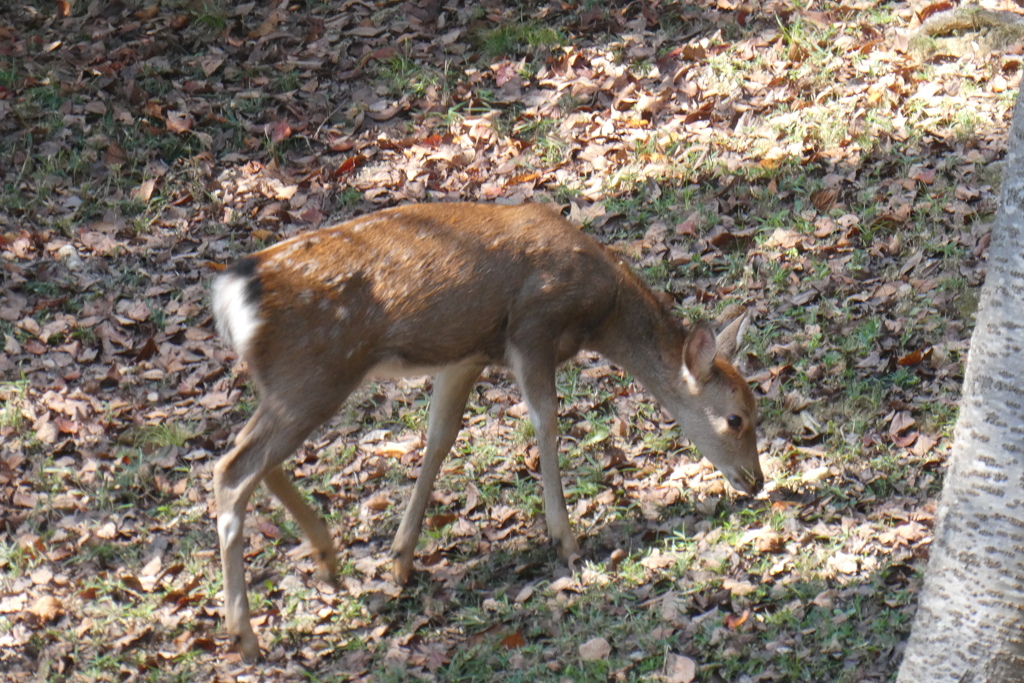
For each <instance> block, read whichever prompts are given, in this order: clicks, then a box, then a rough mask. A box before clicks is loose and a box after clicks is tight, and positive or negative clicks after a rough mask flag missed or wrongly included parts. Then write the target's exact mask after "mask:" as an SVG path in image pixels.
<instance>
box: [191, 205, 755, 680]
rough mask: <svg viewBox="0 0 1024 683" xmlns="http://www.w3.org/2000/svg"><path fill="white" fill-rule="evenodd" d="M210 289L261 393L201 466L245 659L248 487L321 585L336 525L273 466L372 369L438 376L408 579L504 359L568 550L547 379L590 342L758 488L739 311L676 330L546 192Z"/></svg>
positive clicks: (366, 237) (384, 221) (396, 546)
mask: <svg viewBox="0 0 1024 683" xmlns="http://www.w3.org/2000/svg"><path fill="white" fill-rule="evenodd" d="M211 289H212V309H213V316H214V321H215V323H216V327H217V330H218V333H219V334H220V336H221V337H222V338H223V339H224V340H226V342H227V343H228V344H229V345H230V346H231V347H232V348H233V349H234V351H235V353H236V354H237V356H238V357H239V358H240V359H241V360H243V361H244V362H245V364H246V365H247V367H248V372H249V375H250V377H251V379H252V381H253V383H254V384H255V387H256V391H257V394H258V396H259V404H258V406H257V408H256V410H255V412H254V413H253V415H252V416H251V418H250V419H249V421H248V422H247V423H246V424H245V426H244V427H243V428H242V430H241V431H240V432H239V433H238V435H237V436H236V437H235V439H234V446H233V448H231V449H230V450H229V451H228V452H227V453H226V454H224V455H222V456H221V457H220V458H219V459H218V460H217V462H216V463H215V464H214V467H213V489H214V496H215V499H216V516H217V522H216V523H217V534H218V538H219V541H220V554H221V564H222V570H223V573H224V621H225V628H226V630H227V633H228V635H229V636H230V638H231V639H232V641H233V644H234V645H235V646H236V647H237V649H238V651H239V652H240V654H241V656H242V658H243V659H244V660H245V661H247V662H252V661H256V660H258V659H259V657H260V648H259V643H258V640H257V638H256V635H255V633H254V632H253V630H252V627H251V625H250V620H249V603H248V597H247V593H246V590H247V589H246V580H245V568H244V561H243V560H244V557H243V522H244V518H245V514H246V507H247V504H248V501H249V497H250V495H251V494H252V493H253V490H254V489H255V488H256V487H257V485H258V484H259V483H260V482H263V483H264V484H265V485H266V487H267V489H269V491H270V492H271V493H272V494H273V495H274V496H275V497H276V498H277V499H279V501H280V502H281V503H282V504H283V505H284V507H285V508H286V509H287V510H288V512H289V513H290V514H291V515H292V516H293V517H294V518H295V520H296V521H297V523H298V525H299V527H300V528H301V530H302V532H303V533H304V534H305V536H306V537H307V538H308V540H309V545H310V547H311V550H312V554H313V556H314V559H315V562H316V566H317V574H318V576H320V577H322V578H325V579H327V580H330V579H331V577H333V575H334V572H335V569H336V563H337V560H336V555H335V550H334V546H333V543H332V540H331V534H330V532H329V531H328V528H327V525H326V523H325V522H324V521H323V519H322V518H321V517H320V516H319V515H318V514H317V512H315V511H314V510H313V509H312V508H311V507H310V506H309V504H307V503H306V502H305V501H304V500H303V498H302V496H301V494H300V493H299V491H298V490H297V489H296V488H295V486H294V484H293V483H292V482H291V480H290V478H289V477H288V476H287V475H286V474H285V472H284V471H283V470H282V463H283V462H284V461H285V460H286V459H287V458H288V457H289V456H290V455H291V454H292V453H293V452H294V451H295V450H297V449H298V448H299V447H300V446H301V445H302V443H303V442H304V441H305V439H306V438H307V437H308V436H309V435H310V434H311V433H312V432H313V431H314V430H315V429H317V428H318V427H319V426H320V425H322V424H323V423H324V422H326V421H327V420H329V419H330V418H331V417H332V416H333V415H334V414H335V413H336V412H337V411H338V409H339V408H340V406H341V405H342V403H343V402H344V401H345V400H346V398H347V397H348V396H349V395H350V394H351V393H352V392H353V391H354V390H355V389H356V388H357V387H359V386H360V385H361V384H362V383H363V382H364V381H367V380H369V379H382V378H398V377H409V376H422V375H433V386H432V393H431V398H430V406H429V409H428V423H427V434H426V443H425V446H424V449H423V455H422V463H421V468H420V472H419V475H418V478H417V479H416V483H415V485H414V486H413V492H412V496H411V498H410V499H409V501H408V504H407V505H406V508H405V512H404V515H403V517H402V520H401V523H400V525H399V529H398V532H397V534H396V535H395V539H394V542H393V544H392V547H391V552H392V556H393V561H392V568H391V571H392V574H393V577H394V580H395V582H396V583H398V584H400V585H404V584H405V583H406V582H407V581H408V580H409V577H410V575H411V573H412V570H413V556H414V553H415V550H416V543H417V540H418V538H419V535H420V531H421V526H422V524H423V518H424V513H425V511H426V508H427V505H428V503H429V501H430V496H431V491H432V489H433V485H434V480H435V478H436V477H437V475H438V472H439V470H440V469H441V465H442V463H443V462H444V460H445V458H446V456H447V455H448V453H449V451H450V450H451V449H452V446H453V445H454V443H455V440H456V438H457V436H458V433H459V430H460V429H461V426H462V420H463V413H464V411H465V409H466V404H467V401H468V399H469V395H470V392H471V391H472V389H473V386H474V385H475V383H476V381H477V379H478V378H479V376H480V374H481V372H482V370H483V369H484V368H485V367H486V366H489V365H499V366H504V367H506V368H508V369H510V370H511V373H512V375H513V376H514V378H515V379H516V381H517V384H518V386H519V388H520V390H521V392H522V397H523V400H524V402H525V404H526V408H527V413H528V415H529V417H530V420H531V422H532V424H533V426H534V435H535V438H536V446H537V450H538V459H539V463H540V470H541V477H540V478H541V488H542V495H543V503H544V518H545V522H546V526H547V533H548V535H549V537H550V539H551V540H552V542H553V543H554V544H555V545H556V546H557V550H558V555H559V556H560V557H561V558H563V559H565V560H571V559H572V558H573V556H575V555H576V554H577V553H578V552H579V548H580V546H579V544H578V542H577V539H576V537H575V536H574V535H573V532H572V529H571V528H570V523H569V516H568V512H567V510H566V504H565V496H564V494H563V491H562V481H561V474H560V473H559V469H558V440H559V436H558V407H559V399H558V396H557V393H556V385H555V373H556V368H557V367H558V366H559V365H560V364H561V363H562V362H564V361H566V360H568V359H569V358H571V357H573V356H574V355H576V354H577V352H579V351H580V350H582V349H586V350H592V351H596V352H597V353H599V354H601V355H603V356H604V357H605V358H607V359H608V360H610V361H611V362H613V363H615V364H616V365H618V366H621V367H622V368H623V369H624V370H625V371H626V372H628V373H630V374H631V375H632V376H633V377H635V378H637V379H638V380H639V381H640V383H641V384H642V385H643V387H644V388H646V390H647V391H649V392H650V393H651V394H653V395H654V397H655V398H656V399H657V400H658V401H659V402H660V404H661V405H662V406H663V407H665V408H666V409H667V410H668V412H669V413H670V414H671V415H672V417H673V418H674V419H675V420H676V422H677V423H678V424H679V426H680V427H681V428H682V431H683V432H684V434H686V436H688V438H689V440H690V442H691V443H692V444H693V445H694V446H696V448H697V449H698V450H699V451H700V453H701V454H702V455H703V456H705V457H706V458H707V459H708V460H710V461H711V463H712V464H713V465H715V466H716V467H717V469H718V470H719V471H720V472H721V473H722V474H723V475H724V476H725V478H726V480H727V481H728V482H729V483H730V484H731V485H732V487H733V488H735V489H736V490H737V491H739V492H742V493H745V494H750V495H754V494H756V493H757V492H758V491H760V489H761V488H762V486H763V484H764V475H763V474H762V470H761V465H760V461H759V457H758V450H757V437H756V434H755V429H756V426H757V410H756V404H755V399H754V395H753V393H752V392H751V390H750V387H749V386H748V384H747V382H746V381H745V380H744V378H743V376H742V375H741V374H740V373H739V371H737V369H736V368H735V367H734V365H733V364H732V362H731V359H732V358H733V356H734V355H735V354H736V351H737V347H738V344H739V342H740V340H741V337H742V336H743V333H744V331H745V329H746V326H747V322H748V317H749V316H748V315H747V314H743V315H740V316H739V317H738V318H736V320H734V321H733V322H732V323H731V324H729V325H728V326H727V327H726V328H725V329H724V330H722V331H721V333H720V334H718V335H717V337H716V336H715V335H714V333H713V332H712V329H711V327H710V326H709V325H708V324H706V323H696V324H693V325H690V326H684V325H683V323H682V322H681V321H680V320H678V319H677V318H676V317H675V316H674V315H673V313H672V312H671V310H670V308H669V307H668V306H666V305H665V304H664V303H663V301H662V300H661V299H659V298H658V297H657V296H656V295H655V294H654V293H653V292H652V291H651V290H650V289H649V288H648V287H647V286H646V285H645V284H644V283H643V282H642V280H641V279H640V278H639V277H638V276H637V275H636V274H634V273H633V271H632V270H630V268H629V267H628V266H627V265H626V264H625V263H624V262H623V261H622V260H621V259H620V258H618V257H617V256H615V255H613V254H612V252H610V251H609V250H608V249H606V248H605V247H604V246H603V245H602V244H601V243H600V242H599V241H598V240H597V239H595V238H593V237H591V236H589V235H587V234H586V233H584V232H583V231H581V230H580V229H579V228H577V227H576V226H574V225H573V224H572V223H570V222H569V221H568V220H566V219H565V218H563V217H562V216H561V214H560V213H559V212H557V211H556V210H554V209H553V208H551V207H549V206H547V205H544V204H522V205H518V206H500V205H490V204H457V203H427V204H412V205H406V206H400V207H396V208H391V209H385V210H382V211H378V212H376V213H371V214H368V215H365V216H362V217H359V218H355V219H352V220H349V221H347V222H344V223H341V224H339V225H335V226H333V227H328V228H322V229H319V230H314V231H311V232H308V233H305V234H299V235H297V236H295V237H291V238H290V239H286V240H283V241H281V242H279V243H277V244H275V245H273V246H270V247H267V248H265V249H263V250H262V251H259V252H257V253H254V254H252V255H249V256H245V257H242V258H241V259H240V260H238V261H237V262H235V263H234V264H233V265H232V266H230V267H228V268H226V269H224V270H223V271H222V272H220V273H219V274H218V275H217V276H216V277H215V279H214V281H213V283H212V287H211Z"/></svg>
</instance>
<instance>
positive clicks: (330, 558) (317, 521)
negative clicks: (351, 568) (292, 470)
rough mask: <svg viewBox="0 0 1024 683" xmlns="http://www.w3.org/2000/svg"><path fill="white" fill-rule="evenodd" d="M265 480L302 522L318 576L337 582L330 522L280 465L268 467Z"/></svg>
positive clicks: (329, 581)
mask: <svg viewBox="0 0 1024 683" xmlns="http://www.w3.org/2000/svg"><path fill="white" fill-rule="evenodd" d="M263 483H264V484H266V485H267V488H268V489H269V490H270V492H271V493H273V494H274V496H275V497H276V498H277V499H278V500H279V501H281V503H282V504H283V505H284V506H285V508H286V509H287V510H288V512H289V514H291V516H292V517H294V518H295V521H296V522H298V523H299V526H300V527H301V528H302V531H303V533H305V534H306V538H308V539H309V544H310V546H312V548H313V553H314V556H315V559H316V565H317V576H318V577H319V578H320V579H321V580H322V581H326V582H327V583H330V584H331V585H336V584H335V574H336V572H337V569H338V560H337V556H336V555H335V554H334V542H333V541H332V540H331V532H330V531H329V530H328V528H327V524H326V523H325V522H324V520H323V519H322V518H321V517H320V515H319V514H317V512H316V510H314V509H313V508H312V507H310V506H309V504H308V503H306V501H305V500H303V498H302V494H301V493H299V491H298V490H297V489H296V488H295V485H294V484H292V482H291V481H290V480H289V479H288V475H287V474H285V473H284V471H283V470H282V469H281V466H280V465H275V466H273V467H271V468H269V469H268V470H267V471H266V472H265V473H264V475H263Z"/></svg>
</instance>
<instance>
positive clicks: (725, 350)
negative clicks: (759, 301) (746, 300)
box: [715, 311, 750, 361]
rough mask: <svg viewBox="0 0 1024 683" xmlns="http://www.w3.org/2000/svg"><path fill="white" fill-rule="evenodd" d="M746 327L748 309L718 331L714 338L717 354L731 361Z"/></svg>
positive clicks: (748, 317) (747, 323) (748, 320)
mask: <svg viewBox="0 0 1024 683" xmlns="http://www.w3.org/2000/svg"><path fill="white" fill-rule="evenodd" d="M748 327H750V311H744V312H743V313H741V314H740V315H739V317H738V318H736V319H735V320H733V321H732V322H731V323H729V324H728V325H726V327H725V329H724V330H722V331H721V332H719V333H718V339H716V340H715V346H716V348H717V349H718V355H719V356H721V357H722V358H724V359H726V360H729V361H731V360H732V359H733V358H734V357H735V356H736V352H737V351H739V348H740V344H741V343H742V341H743V335H745V334H746V333H747V328H748Z"/></svg>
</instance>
